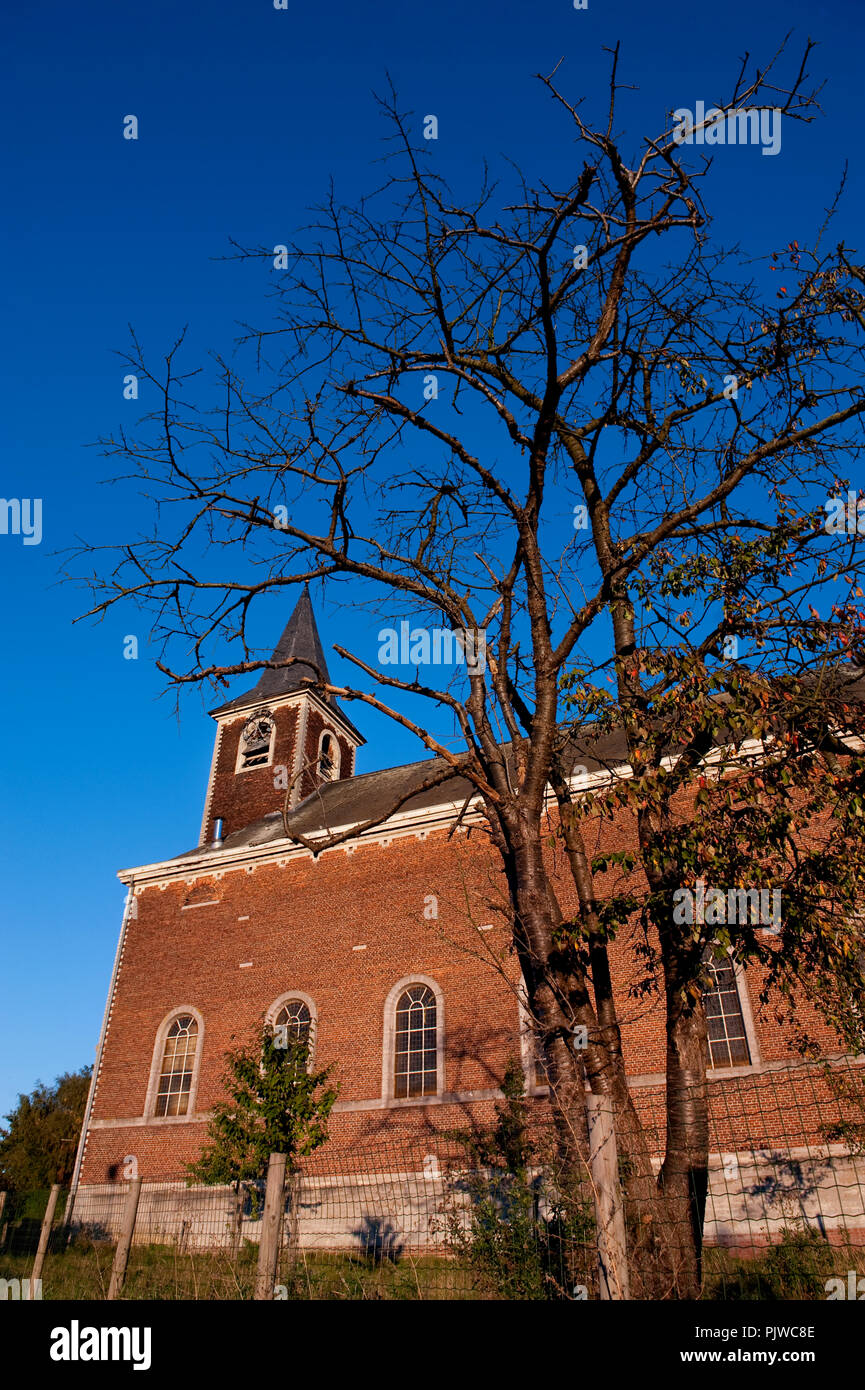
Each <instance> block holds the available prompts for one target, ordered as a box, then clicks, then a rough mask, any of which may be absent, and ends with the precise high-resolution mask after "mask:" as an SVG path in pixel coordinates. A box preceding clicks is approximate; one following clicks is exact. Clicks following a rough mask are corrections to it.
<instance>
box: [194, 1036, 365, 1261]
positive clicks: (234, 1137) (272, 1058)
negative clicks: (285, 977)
mask: <svg viewBox="0 0 865 1390" xmlns="http://www.w3.org/2000/svg"><path fill="white" fill-rule="evenodd" d="M283 1043H284V1045H283ZM309 1061H310V1055H309V1045H308V1042H307V1041H305V1040H304V1039H299V1038H294V1037H292V1035H291V1034H290V1033H289V1034H288V1036H287V1038H286V1037H285V1035H284V1034H282V1035H280V1033H279V1032H274V1029H273V1028H272V1027H270V1026H268V1027H267V1028H265V1030H264V1034H263V1036H262V1037H261V1039H260V1040H257V1041H256V1042H254V1043H250V1044H249V1045H247V1046H246V1047H238V1048H235V1049H233V1050H231V1051H229V1052H228V1053H226V1063H227V1066H226V1073H225V1078H224V1085H225V1090H226V1092H227V1093H228V1094H227V1098H226V1099H225V1100H222V1101H218V1102H217V1104H216V1105H215V1106H214V1107H213V1115H212V1117H211V1120H210V1123H209V1125H208V1137H209V1140H210V1142H209V1144H207V1146H206V1147H205V1148H204V1149H203V1150H202V1152H201V1154H200V1156H199V1157H198V1158H197V1159H196V1160H195V1162H194V1163H190V1164H188V1165H187V1166H188V1172H189V1175H190V1176H189V1178H188V1181H189V1182H190V1183H192V1182H194V1181H195V1182H201V1183H206V1184H208V1185H210V1184H217V1183H225V1184H232V1185H233V1186H234V1189H235V1192H236V1194H237V1214H236V1226H235V1235H236V1239H237V1243H238V1244H239V1242H240V1230H241V1221H242V1214H243V1203H244V1200H245V1191H246V1188H245V1184H246V1183H249V1182H254V1181H257V1180H259V1179H260V1178H262V1177H263V1176H264V1175H265V1173H266V1172H267V1164H268V1159H269V1157H270V1155H271V1154H272V1153H284V1154H285V1156H286V1165H285V1166H286V1173H287V1175H288V1176H289V1178H290V1177H291V1175H292V1174H293V1173H294V1172H295V1170H296V1168H297V1163H298V1159H300V1158H302V1157H304V1156H305V1155H306V1154H310V1153H312V1152H313V1150H314V1149H317V1148H319V1146H320V1145H321V1144H323V1143H325V1141H326V1140H327V1138H328V1131H327V1122H328V1117H329V1115H330V1112H331V1110H332V1109H333V1105H334V1102H335V1101H336V1098H337V1094H338V1087H337V1086H336V1085H331V1084H329V1082H330V1078H331V1073H332V1070H333V1068H332V1067H323V1068H320V1069H318V1070H313V1069H311V1068H310V1065H309Z"/></svg>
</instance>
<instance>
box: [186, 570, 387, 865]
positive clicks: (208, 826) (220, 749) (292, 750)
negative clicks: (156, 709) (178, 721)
mask: <svg viewBox="0 0 865 1390" xmlns="http://www.w3.org/2000/svg"><path fill="white" fill-rule="evenodd" d="M271 660H272V661H290V662H291V664H290V665H287V666H282V667H280V668H270V667H268V668H267V669H266V670H264V671H262V674H261V678H260V680H259V681H258V683H257V685H255V686H254V687H253V688H252V690H250V691H249V692H248V693H247V694H245V695H238V696H236V698H235V699H233V700H229V701H228V703H227V704H225V705H220V706H219V708H218V709H214V710H211V711H210V714H211V717H212V718H213V719H215V720H216V725H217V727H216V740H215V742H214V747H213V760H212V763H211V769H210V781H209V783H208V788H207V798H206V801H205V804H204V816H203V819H202V822H201V838H200V841H199V843H200V844H207V843H208V842H209V841H210V840H212V839H213V834H214V827H215V825H216V822H217V821H218V820H221V821H222V823H223V825H222V834H223V837H225V836H227V835H231V834H232V833H233V832H234V831H235V830H242V829H243V828H244V826H247V825H250V824H252V822H253V821H257V820H260V819H261V818H262V817H263V816H267V815H269V814H271V813H272V812H275V811H281V810H282V808H283V805H284V804H285V797H286V793H288V797H289V804H290V805H291V806H296V805H297V804H298V802H300V801H302V800H303V799H304V797H307V796H309V795H310V794H311V793H312V792H314V791H315V789H316V787H317V786H320V785H321V783H322V782H332V781H338V780H339V779H341V778H344V777H351V776H352V774H353V772H354V760H355V753H356V751H357V749H358V748H359V747H360V746H361V744H363V743H364V742H365V741H366V740H365V739H364V738H363V736H362V735H361V734H360V733H359V732H358V731H357V729H356V728H355V727H354V725H353V724H352V722H351V720H350V719H348V717H347V716H346V715H345V714H344V713H343V711H342V710H341V709H340V707H339V705H338V704H337V702H336V700H335V699H334V698H333V696H332V695H326V694H324V693H323V692H318V691H316V690H314V689H312V688H311V687H310V685H309V684H308V682H310V681H316V680H318V674H317V673H318V672H321V675H322V677H323V678H324V680H325V681H329V680H330V677H329V675H328V670H327V662H326V661H325V657H324V651H323V649H322V645H321V638H320V637H319V635H318V628H317V627H316V622H315V615H314V613H313V611H312V600H311V598H310V596H309V589H308V588H307V587H306V586H305V585H304V589H303V593H302V594H301V596H300V598H299V599H298V602H297V607H296V608H295V610H294V612H293V613H292V615H291V617H290V618H289V620H288V623H287V625H286V628H285V631H284V632H283V634H282V636H281V638H280V639H279V642H278V644H277V647H276V650H275V651H274V653H273V656H272V657H271Z"/></svg>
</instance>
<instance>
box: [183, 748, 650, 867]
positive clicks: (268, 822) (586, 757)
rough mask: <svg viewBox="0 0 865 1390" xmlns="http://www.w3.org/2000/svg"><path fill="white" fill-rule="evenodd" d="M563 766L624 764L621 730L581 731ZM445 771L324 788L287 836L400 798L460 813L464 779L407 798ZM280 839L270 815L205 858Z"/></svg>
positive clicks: (436, 766) (468, 789) (386, 772)
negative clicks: (598, 734) (452, 807)
mask: <svg viewBox="0 0 865 1390" xmlns="http://www.w3.org/2000/svg"><path fill="white" fill-rule="evenodd" d="M569 760H570V766H571V768H573V767H575V766H576V765H577V764H581V765H582V766H584V767H585V768H586V769H587V771H588V773H589V774H590V775H591V773H593V772H597V771H599V770H600V769H602V768H611V767H615V766H617V765H619V764H621V763H623V762H625V761H626V760H627V745H626V742H625V737H624V733H623V732H622V730H621V729H615V730H612V731H611V732H610V733H606V734H603V735H602V736H601V737H599V738H596V737H592V735H591V731H590V730H587V731H586V734H585V736H584V738H583V739H576V738H574V739H572V740H571V747H570V753H569ZM445 766H446V764H445V760H444V759H443V758H423V759H421V760H420V761H419V762H416V763H404V764H403V765H402V766H401V767H388V768H382V769H381V770H380V771H378V772H364V773H360V774H358V775H356V776H354V777H345V778H343V779H342V780H341V781H337V782H325V783H323V784H322V785H321V786H320V787H319V788H318V789H317V790H316V791H314V792H313V793H312V794H311V795H310V796H307V797H305V798H304V800H303V801H301V802H300V803H299V805H297V806H295V807H294V809H293V810H292V812H291V814H290V815H289V818H288V828H289V831H296V832H297V833H298V834H300V835H306V836H311V837H313V838H314V837H315V836H316V834H320V833H321V832H322V831H325V830H328V829H329V830H336V829H337V827H343V826H349V825H362V824H363V823H364V822H366V821H370V820H375V821H377V820H379V819H380V818H384V817H386V816H387V814H388V812H389V811H390V810H391V808H392V807H393V806H394V803H395V802H396V801H397V800H398V798H400V797H402V796H406V800H405V801H403V802H402V804H401V805H400V806H399V808H398V813H402V812H403V811H422V810H425V809H427V808H429V807H431V806H442V805H445V804H447V803H450V802H453V803H455V804H456V805H457V806H458V807H461V806H462V805H463V803H464V802H465V800H466V798H467V797H468V796H470V795H474V788H473V786H472V784H471V782H469V781H468V780H467V779H466V778H465V777H459V776H454V777H451V778H449V779H448V781H446V782H442V783H439V785H438V786H435V787H427V788H425V789H424V790H418V791H417V792H416V793H415V794H414V795H412V794H411V793H412V788H415V787H416V788H422V787H423V784H424V782H426V781H427V780H428V779H429V778H430V777H431V776H434V775H435V774H436V773H438V772H440V771H442V770H443V769H444V768H445ZM284 839H285V830H284V827H283V820H282V812H281V811H274V812H271V814H270V815H267V816H263V817H262V818H261V819H260V820H257V821H253V822H252V823H251V824H250V825H246V826H244V827H243V829H241V830H235V831H234V832H233V834H231V835H226V837H225V839H224V840H223V842H222V845H221V847H220V848H219V849H214V850H211V851H210V852H211V853H213V854H214V856H216V855H219V854H221V853H223V851H224V850H231V849H243V848H251V847H253V846H256V845H265V844H270V843H271V841H275V840H284ZM209 849H210V847H209V846H208V845H206V844H205V845H197V846H196V847H195V849H191V850H187V852H186V853H185V854H180V855H178V856H177V858H178V859H190V858H194V857H198V856H200V855H203V854H206V853H207V852H208V850H209ZM171 862H174V861H171Z"/></svg>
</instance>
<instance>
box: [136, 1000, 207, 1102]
mask: <svg viewBox="0 0 865 1390" xmlns="http://www.w3.org/2000/svg"><path fill="white" fill-rule="evenodd" d="M183 1014H189V1015H190V1016H191V1017H192V1018H194V1019H195V1022H196V1023H197V1024H198V1041H197V1043H196V1045H195V1061H194V1063H193V1066H192V1081H191V1082H190V1085H189V1105H188V1106H187V1109H186V1114H185V1115H157V1113H156V1100H157V1096H158V1093H159V1077H160V1075H161V1073H162V1058H163V1054H164V1052H165V1043H166V1040H167V1038H168V1030H169V1029H170V1027H171V1025H172V1023H174V1022H175V1021H176V1020H177V1019H178V1018H180V1017H182V1015H183ZM203 1051H204V1018H203V1017H202V1014H201V1013H200V1011H199V1010H198V1009H196V1008H195V1007H194V1005H192V1004H179V1005H178V1006H177V1007H176V1008H174V1009H172V1010H171V1012H170V1013H168V1014H166V1015H165V1018H164V1019H163V1020H162V1022H161V1023H160V1025H159V1027H158V1028H157V1030H156V1042H155V1043H154V1045H153V1060H152V1061H151V1063H150V1080H149V1082H148V1084H147V1095H146V1096H145V1100H144V1118H145V1119H147V1120H149V1121H150V1122H151V1124H154V1125H164V1124H171V1125H178V1124H186V1123H188V1121H190V1120H194V1119H195V1118H196V1116H195V1099H196V1096H197V1094H198V1078H199V1076H200V1075H201V1055H202V1052H203Z"/></svg>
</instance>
